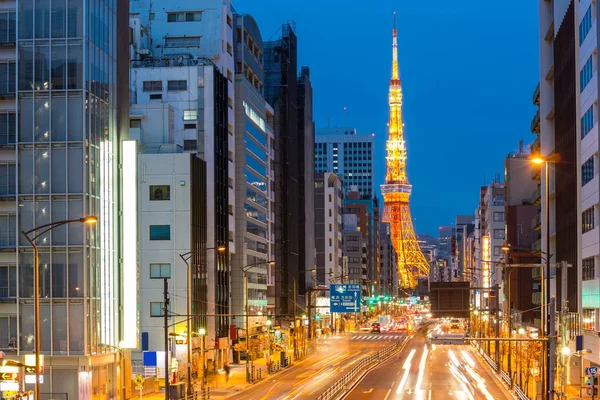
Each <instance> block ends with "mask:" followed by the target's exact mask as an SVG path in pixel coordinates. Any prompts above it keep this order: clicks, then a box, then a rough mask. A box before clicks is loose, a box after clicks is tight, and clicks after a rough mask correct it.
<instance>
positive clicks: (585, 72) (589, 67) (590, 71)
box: [579, 56, 594, 92]
mask: <svg viewBox="0 0 600 400" xmlns="http://www.w3.org/2000/svg"><path fill="white" fill-rule="evenodd" d="M592 76H594V62H593V59H592V56H590V58H588V60H587V61H586V63H585V65H584V66H583V68H582V69H581V71H580V72H579V92H583V89H585V87H586V86H587V84H588V83H590V81H591V80H592Z"/></svg>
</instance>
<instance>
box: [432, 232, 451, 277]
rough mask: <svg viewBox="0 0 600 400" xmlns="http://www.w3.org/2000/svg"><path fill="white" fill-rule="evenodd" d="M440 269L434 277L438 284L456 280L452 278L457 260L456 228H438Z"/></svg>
mask: <svg viewBox="0 0 600 400" xmlns="http://www.w3.org/2000/svg"><path fill="white" fill-rule="evenodd" d="M437 257H438V261H439V262H438V266H439V267H443V268H438V272H437V274H436V275H437V276H436V277H434V279H436V281H438V282H450V281H452V279H454V276H452V266H453V265H454V263H455V259H456V226H454V225H443V226H440V227H438V246H437Z"/></svg>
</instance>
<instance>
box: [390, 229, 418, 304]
mask: <svg viewBox="0 0 600 400" xmlns="http://www.w3.org/2000/svg"><path fill="white" fill-rule="evenodd" d="M379 240H380V243H379V248H380V260H381V265H380V268H379V272H380V277H379V280H380V281H381V291H382V294H383V295H384V296H385V295H388V296H398V290H399V287H400V280H399V277H398V254H397V253H396V249H395V248H394V244H393V242H392V233H391V231H390V224H389V223H387V222H382V223H381V224H380V226H379ZM421 248H423V247H421Z"/></svg>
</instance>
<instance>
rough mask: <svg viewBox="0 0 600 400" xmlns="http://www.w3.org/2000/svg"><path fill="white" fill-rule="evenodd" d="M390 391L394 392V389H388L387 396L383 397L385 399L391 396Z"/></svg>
mask: <svg viewBox="0 0 600 400" xmlns="http://www.w3.org/2000/svg"><path fill="white" fill-rule="evenodd" d="M390 393H392V389H388V391H387V393H386V395H385V397H384V398H383V400H387V398H388V397H390Z"/></svg>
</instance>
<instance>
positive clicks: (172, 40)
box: [165, 36, 200, 47]
mask: <svg viewBox="0 0 600 400" xmlns="http://www.w3.org/2000/svg"><path fill="white" fill-rule="evenodd" d="M165 47H200V36H169V37H166V38H165Z"/></svg>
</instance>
